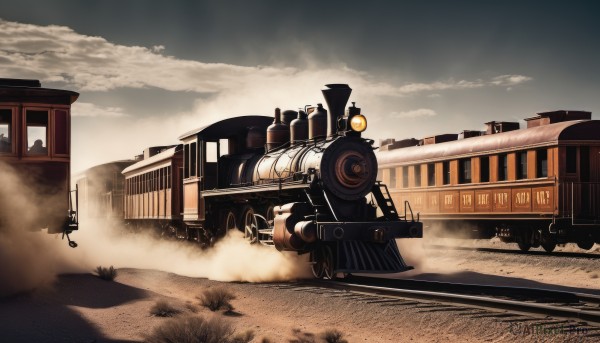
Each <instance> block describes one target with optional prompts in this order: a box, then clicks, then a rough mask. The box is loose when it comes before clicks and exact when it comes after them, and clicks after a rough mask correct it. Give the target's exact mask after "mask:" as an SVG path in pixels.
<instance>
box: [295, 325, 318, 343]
mask: <svg viewBox="0 0 600 343" xmlns="http://www.w3.org/2000/svg"><path fill="white" fill-rule="evenodd" d="M292 334H293V335H294V338H293V339H291V340H290V341H289V342H290V343H316V340H315V334H314V333H312V332H302V330H300V329H298V328H294V329H292Z"/></svg>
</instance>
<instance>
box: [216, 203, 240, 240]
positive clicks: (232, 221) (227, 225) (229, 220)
mask: <svg viewBox="0 0 600 343" xmlns="http://www.w3.org/2000/svg"><path fill="white" fill-rule="evenodd" d="M235 228H237V220H236V218H235V213H234V212H233V210H232V209H228V210H226V211H224V212H223V216H222V217H221V227H220V228H219V233H220V235H219V236H226V235H227V234H229V230H233V229H235Z"/></svg>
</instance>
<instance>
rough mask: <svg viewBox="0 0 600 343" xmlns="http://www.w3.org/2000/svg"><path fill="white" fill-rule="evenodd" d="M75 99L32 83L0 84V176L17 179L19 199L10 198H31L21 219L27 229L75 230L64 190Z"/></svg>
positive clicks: (10, 81) (4, 81) (67, 187)
mask: <svg viewBox="0 0 600 343" xmlns="http://www.w3.org/2000/svg"><path fill="white" fill-rule="evenodd" d="M78 96H79V94H78V93H76V92H72V91H68V90H58V89H48V88H42V87H41V84H40V82H39V81H38V80H21V79H0V164H3V166H0V173H6V172H8V169H13V170H15V171H16V173H17V174H18V176H19V178H20V181H21V182H22V183H23V184H21V185H19V187H20V189H22V193H21V194H14V196H15V197H17V196H23V195H24V194H33V196H30V197H28V199H27V202H28V204H29V206H30V207H29V208H27V209H26V210H27V212H28V213H27V214H25V213H23V214H22V215H23V216H24V217H25V215H27V218H30V219H31V223H29V222H28V223H27V225H29V224H30V225H31V226H32V227H30V229H33V230H36V229H43V228H47V229H48V233H61V232H67V233H69V232H70V231H71V230H76V229H77V222H76V218H75V217H71V215H72V214H73V213H71V212H70V206H69V205H70V191H69V190H70V165H71V104H72V103H73V102H75V100H77V98H78ZM3 187H4V185H3ZM5 189H6V187H4V190H5ZM29 192H31V193H29ZM8 198H11V197H8ZM0 207H1V208H3V209H4V208H5V206H4V205H3V204H0ZM24 210H25V209H24ZM1 215H2V214H1V213H0V216H1ZM32 216H33V217H34V218H31V217H32ZM0 219H1V218H0Z"/></svg>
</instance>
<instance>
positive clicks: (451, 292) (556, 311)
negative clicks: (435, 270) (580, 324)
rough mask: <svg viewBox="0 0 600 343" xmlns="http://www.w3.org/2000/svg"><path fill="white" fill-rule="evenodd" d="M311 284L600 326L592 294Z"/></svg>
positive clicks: (371, 282) (357, 281) (372, 282)
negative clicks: (571, 320)
mask: <svg viewBox="0 0 600 343" xmlns="http://www.w3.org/2000/svg"><path fill="white" fill-rule="evenodd" d="M313 282H314V284H316V285H322V286H323V287H327V288H335V289H347V290H351V291H355V292H364V293H368V294H376V295H380V296H384V297H407V298H412V299H420V300H428V301H431V300H434V301H441V302H446V303H459V304H464V305H475V306H479V307H486V308H492V309H501V310H508V311H517V312H520V313H530V314H541V315H546V316H553V317H558V318H569V319H577V320H583V321H586V322H588V323H593V324H594V325H597V326H599V327H600V296H598V295H594V294H584V293H575V292H565V291H554V290H548V289H536V288H525V287H507V286H486V285H472V284H459V283H446V282H435V281H422V280H399V279H384V278H373V277H361V276H351V277H350V278H347V279H342V280H337V281H331V280H315V281H311V283H313Z"/></svg>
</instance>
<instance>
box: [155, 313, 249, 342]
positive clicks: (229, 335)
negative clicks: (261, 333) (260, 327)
mask: <svg viewBox="0 0 600 343" xmlns="http://www.w3.org/2000/svg"><path fill="white" fill-rule="evenodd" d="M253 338H254V333H253V332H251V331H248V332H246V333H244V334H241V335H239V334H238V335H236V334H235V330H234V329H233V327H232V326H231V324H229V323H228V322H225V321H223V320H222V319H220V318H217V317H212V318H210V319H208V320H207V319H205V318H204V317H196V316H189V317H183V318H176V319H175V318H173V319H169V320H168V321H167V322H165V323H164V324H162V325H160V326H158V327H157V328H156V329H154V331H153V332H152V334H151V335H149V336H148V337H146V342H148V343H167V342H178V343H247V342H250V341H251V340H252V339H253Z"/></svg>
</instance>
